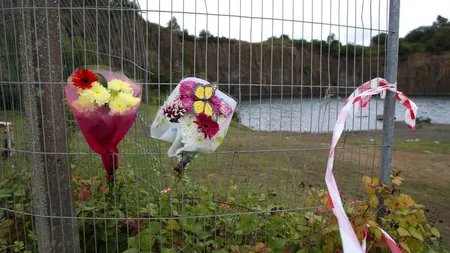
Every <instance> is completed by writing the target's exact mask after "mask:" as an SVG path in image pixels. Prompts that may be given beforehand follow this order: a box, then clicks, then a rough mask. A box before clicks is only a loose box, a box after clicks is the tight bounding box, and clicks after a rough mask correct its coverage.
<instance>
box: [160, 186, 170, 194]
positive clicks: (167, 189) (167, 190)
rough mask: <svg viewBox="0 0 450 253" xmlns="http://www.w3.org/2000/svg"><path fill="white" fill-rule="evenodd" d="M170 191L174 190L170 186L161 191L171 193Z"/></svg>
mask: <svg viewBox="0 0 450 253" xmlns="http://www.w3.org/2000/svg"><path fill="white" fill-rule="evenodd" d="M170 192H172V189H171V188H170V187H169V188H166V189H164V190H162V191H161V193H170Z"/></svg>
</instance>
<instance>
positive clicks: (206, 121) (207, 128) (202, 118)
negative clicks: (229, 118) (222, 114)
mask: <svg viewBox="0 0 450 253" xmlns="http://www.w3.org/2000/svg"><path fill="white" fill-rule="evenodd" d="M194 123H195V124H197V127H198V130H201V131H202V133H203V135H204V136H205V137H204V138H205V139H206V138H209V139H211V138H212V137H213V136H214V135H215V134H217V132H219V129H220V128H219V124H218V123H217V122H214V121H212V119H211V117H208V116H206V114H204V113H201V114H199V115H198V116H197V118H196V120H195V121H194Z"/></svg>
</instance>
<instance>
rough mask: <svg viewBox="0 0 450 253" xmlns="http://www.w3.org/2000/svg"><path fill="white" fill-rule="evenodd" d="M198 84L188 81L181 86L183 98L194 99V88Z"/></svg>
mask: <svg viewBox="0 0 450 253" xmlns="http://www.w3.org/2000/svg"><path fill="white" fill-rule="evenodd" d="M196 84H197V83H196V82H194V81H186V82H183V83H181V85H180V94H181V97H186V98H193V97H194V87H195V85H196Z"/></svg>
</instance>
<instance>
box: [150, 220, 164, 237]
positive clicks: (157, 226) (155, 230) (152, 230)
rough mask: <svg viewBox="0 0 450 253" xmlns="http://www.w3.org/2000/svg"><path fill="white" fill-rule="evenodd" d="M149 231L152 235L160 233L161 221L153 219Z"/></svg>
mask: <svg viewBox="0 0 450 253" xmlns="http://www.w3.org/2000/svg"><path fill="white" fill-rule="evenodd" d="M147 231H148V232H149V233H150V234H151V235H158V234H159V233H160V231H161V226H160V224H159V222H157V221H152V222H150V224H149V226H148V228H147Z"/></svg>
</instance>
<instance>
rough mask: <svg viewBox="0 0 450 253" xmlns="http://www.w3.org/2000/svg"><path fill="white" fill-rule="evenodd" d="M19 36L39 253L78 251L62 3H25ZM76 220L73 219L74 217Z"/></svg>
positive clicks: (28, 0) (20, 3)
mask: <svg viewBox="0 0 450 253" xmlns="http://www.w3.org/2000/svg"><path fill="white" fill-rule="evenodd" d="M17 5H18V6H16V7H17V8H18V9H19V10H21V13H20V14H21V15H20V19H21V20H22V23H21V27H20V28H19V30H20V35H19V41H20V48H21V49H20V50H21V53H20V63H21V65H20V68H21V80H22V81H23V82H24V92H23V98H24V110H25V123H26V128H27V129H28V131H27V132H26V135H27V136H26V137H27V146H26V149H27V150H28V151H29V154H30V155H29V156H28V161H29V162H30V164H31V196H32V204H33V214H34V215H35V223H36V231H35V232H36V235H37V239H38V248H39V252H42V253H44V252H45V253H51V252H75V253H76V252H79V251H80V241H79V234H78V233H79V231H78V226H77V220H76V214H75V202H74V197H73V189H72V173H71V168H70V163H69V161H68V159H67V155H66V154H67V152H68V143H67V142H65V141H62V140H64V139H65V135H66V129H65V125H64V121H62V120H64V117H63V115H64V110H65V107H64V95H63V94H64V93H63V86H62V85H61V84H60V83H61V81H62V80H61V71H62V69H61V68H62V67H61V56H60V52H61V51H60V50H61V49H60V34H59V13H58V12H59V11H58V9H57V7H58V1H46V0H34V1H31V0H23V1H18V2H17ZM61 118H62V120H61ZM71 217H74V218H71Z"/></svg>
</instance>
